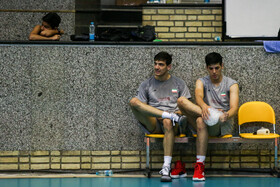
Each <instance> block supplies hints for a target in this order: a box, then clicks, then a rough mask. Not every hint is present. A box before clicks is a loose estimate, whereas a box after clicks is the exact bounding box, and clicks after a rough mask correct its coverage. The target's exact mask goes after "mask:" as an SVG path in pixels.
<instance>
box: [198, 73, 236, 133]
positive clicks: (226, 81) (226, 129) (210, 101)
mask: <svg viewBox="0 0 280 187" xmlns="http://www.w3.org/2000/svg"><path fill="white" fill-rule="evenodd" d="M199 80H201V81H202V83H203V87H204V98H203V100H204V102H205V103H206V104H207V105H209V106H211V107H213V108H216V109H222V110H223V111H228V110H229V109H230V103H229V101H230V87H231V86H232V85H233V84H237V82H236V81H235V80H233V79H231V78H229V77H226V76H223V80H222V82H221V83H220V85H219V86H217V87H216V86H215V85H213V84H212V82H211V80H210V77H209V76H206V77H203V78H200V79H199ZM208 128H210V127H208ZM212 128H215V126H212ZM233 129H234V127H233V118H231V119H229V120H227V121H226V122H224V123H220V135H226V134H232V131H233ZM212 136H216V135H212Z"/></svg>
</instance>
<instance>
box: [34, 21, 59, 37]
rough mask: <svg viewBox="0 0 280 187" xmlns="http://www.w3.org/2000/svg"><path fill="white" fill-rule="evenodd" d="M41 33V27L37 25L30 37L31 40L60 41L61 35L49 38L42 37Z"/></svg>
mask: <svg viewBox="0 0 280 187" xmlns="http://www.w3.org/2000/svg"><path fill="white" fill-rule="evenodd" d="M40 33H41V26H40V25H36V26H35V27H34V29H33V30H32V31H31V33H30V35H29V40H59V39H60V35H58V34H55V35H53V36H50V37H47V36H42V35H40Z"/></svg>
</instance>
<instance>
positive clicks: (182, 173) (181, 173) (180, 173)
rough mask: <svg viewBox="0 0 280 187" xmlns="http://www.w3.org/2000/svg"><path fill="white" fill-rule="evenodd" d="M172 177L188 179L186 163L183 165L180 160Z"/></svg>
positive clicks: (173, 170) (172, 172) (172, 171)
mask: <svg viewBox="0 0 280 187" xmlns="http://www.w3.org/2000/svg"><path fill="white" fill-rule="evenodd" d="M170 176H171V178H173V179H178V178H180V177H187V173H186V168H185V163H182V162H181V161H180V160H177V161H176V163H175V167H174V168H173V169H172V170H171V174H170Z"/></svg>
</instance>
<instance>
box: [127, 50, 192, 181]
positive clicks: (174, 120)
mask: <svg viewBox="0 0 280 187" xmlns="http://www.w3.org/2000/svg"><path fill="white" fill-rule="evenodd" d="M171 62H172V57H171V55H170V54H168V53H166V52H160V53H158V54H157V55H156V56H155V57H154V76H152V77H151V78H149V79H147V80H146V81H144V82H142V84H141V85H140V87H139V88H138V91H137V96H136V97H134V98H132V99H131V100H130V103H129V104H130V107H131V109H132V112H133V114H134V115H135V117H136V119H137V120H138V121H139V122H140V125H141V127H142V129H143V130H144V131H145V132H146V133H148V134H150V133H164V140H163V148H164V163H163V166H162V170H161V171H160V174H161V175H162V177H161V181H163V182H170V181H172V179H171V177H170V165H171V160H172V151H173V145H174V136H175V135H176V134H178V125H176V126H175V124H179V125H182V124H184V123H186V117H185V116H181V115H180V114H181V112H180V110H179V109H178V107H177V99H178V98H179V97H181V98H185V99H186V100H188V99H189V98H190V97H191V95H190V92H189V89H188V87H187V86H186V83H185V82H184V81H183V80H181V79H179V78H177V77H175V76H172V75H171V74H170V73H169V70H170V69H171V67H172V66H171Z"/></svg>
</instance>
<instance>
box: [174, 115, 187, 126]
mask: <svg viewBox="0 0 280 187" xmlns="http://www.w3.org/2000/svg"><path fill="white" fill-rule="evenodd" d="M186 120H187V118H186V116H184V115H182V116H181V115H179V114H175V113H171V121H172V122H173V126H175V122H176V123H178V125H179V126H180V125H182V124H184V123H186Z"/></svg>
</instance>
